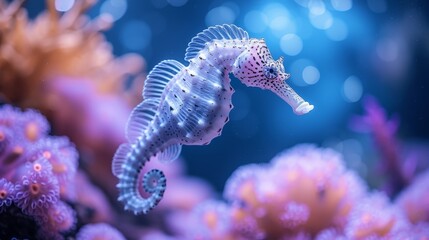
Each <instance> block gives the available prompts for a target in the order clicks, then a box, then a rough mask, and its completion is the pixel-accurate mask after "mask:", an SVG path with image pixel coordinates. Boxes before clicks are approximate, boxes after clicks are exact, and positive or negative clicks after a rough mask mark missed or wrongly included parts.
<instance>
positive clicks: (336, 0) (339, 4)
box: [331, 0, 353, 12]
mask: <svg viewBox="0 0 429 240" xmlns="http://www.w3.org/2000/svg"><path fill="white" fill-rule="evenodd" d="M331 5H332V7H333V8H334V9H335V10H337V11H342V12H344V11H348V10H350V9H351V8H352V6H353V2H352V0H331Z"/></svg>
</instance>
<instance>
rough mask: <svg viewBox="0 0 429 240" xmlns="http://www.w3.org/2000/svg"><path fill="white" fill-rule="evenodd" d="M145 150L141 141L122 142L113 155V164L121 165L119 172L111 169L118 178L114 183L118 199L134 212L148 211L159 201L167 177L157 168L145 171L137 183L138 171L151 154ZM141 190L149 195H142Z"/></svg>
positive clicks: (139, 171) (126, 208) (125, 207)
mask: <svg viewBox="0 0 429 240" xmlns="http://www.w3.org/2000/svg"><path fill="white" fill-rule="evenodd" d="M145 150H146V149H145V148H144V146H142V143H141V141H139V142H138V143H137V144H135V145H133V146H130V145H129V144H123V145H121V147H119V148H118V150H117V152H116V154H115V157H114V165H120V166H121V167H120V168H121V170H120V172H119V171H118V170H117V169H116V170H115V169H113V173H114V174H115V175H116V176H117V177H118V179H119V183H118V184H117V185H116V186H117V188H118V190H119V197H118V200H119V201H120V202H122V203H123V204H124V209H125V210H130V211H133V212H134V214H139V213H144V214H146V213H148V212H149V211H150V210H151V209H152V208H154V207H155V206H156V205H157V204H158V203H159V201H160V200H161V199H162V197H163V195H164V192H165V189H166V183H167V179H166V178H165V175H164V173H163V172H162V171H160V170H158V169H151V170H149V171H148V172H146V173H145V174H144V175H143V178H142V181H141V182H140V183H139V176H140V173H141V171H142V170H143V167H144V165H145V163H146V162H147V161H149V159H150V156H151V155H153V154H150V153H147V151H145ZM126 151H128V153H126ZM120 162H122V165H121V164H120ZM115 163H116V164H115ZM113 167H114V166H113ZM143 192H146V193H148V194H150V195H149V196H148V197H143V196H142V195H141V193H143Z"/></svg>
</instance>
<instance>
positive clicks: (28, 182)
mask: <svg viewBox="0 0 429 240" xmlns="http://www.w3.org/2000/svg"><path fill="white" fill-rule="evenodd" d="M58 198H59V186H58V181H57V179H56V178H55V177H54V176H53V174H52V173H51V172H48V171H41V172H37V173H30V174H27V175H24V176H22V179H21V181H20V182H18V183H17V184H16V198H15V204H16V205H17V206H18V207H20V208H21V209H22V211H23V212H24V213H27V214H30V215H33V214H41V213H42V212H43V210H44V209H45V208H48V207H50V206H52V204H55V203H56V202H57V201H58Z"/></svg>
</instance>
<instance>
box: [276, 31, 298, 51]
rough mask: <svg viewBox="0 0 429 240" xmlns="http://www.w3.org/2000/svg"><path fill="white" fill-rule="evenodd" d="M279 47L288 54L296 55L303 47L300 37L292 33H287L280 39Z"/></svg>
mask: <svg viewBox="0 0 429 240" xmlns="http://www.w3.org/2000/svg"><path fill="white" fill-rule="evenodd" d="M280 48H281V49H282V51H283V52H284V53H286V54H287V55H289V56H295V55H298V54H299V53H300V52H301V51H302V48H303V42H302V39H301V38H300V37H299V36H298V35H296V34H293V33H288V34H286V35H284V36H283V37H282V38H281V39H280Z"/></svg>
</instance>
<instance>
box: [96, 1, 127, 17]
mask: <svg viewBox="0 0 429 240" xmlns="http://www.w3.org/2000/svg"><path fill="white" fill-rule="evenodd" d="M126 11H127V1H126V0H106V1H104V2H103V4H102V5H101V7H100V14H103V13H107V14H110V15H112V17H113V19H114V20H118V19H120V18H121V17H122V16H124V14H125V12H126Z"/></svg>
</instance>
